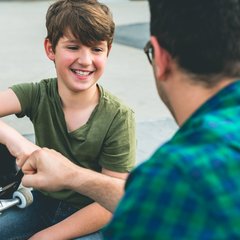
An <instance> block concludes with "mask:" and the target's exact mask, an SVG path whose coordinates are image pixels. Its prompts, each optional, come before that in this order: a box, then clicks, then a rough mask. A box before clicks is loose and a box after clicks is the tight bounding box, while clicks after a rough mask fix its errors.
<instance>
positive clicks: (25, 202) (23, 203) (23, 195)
mask: <svg viewBox="0 0 240 240" xmlns="http://www.w3.org/2000/svg"><path fill="white" fill-rule="evenodd" d="M13 198H18V199H19V204H17V207H19V208H25V207H27V206H29V205H30V204H31V203H32V202H33V195H32V193H31V191H30V190H29V189H28V188H19V189H18V190H17V191H16V192H14V193H13Z"/></svg>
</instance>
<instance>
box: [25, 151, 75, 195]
mask: <svg viewBox="0 0 240 240" xmlns="http://www.w3.org/2000/svg"><path fill="white" fill-rule="evenodd" d="M75 168H76V166H75V165H74V164H73V163H72V162H71V161H69V160H68V159H67V158H66V157H64V156H63V155H62V154H60V153H58V152H56V151H54V150H50V149H47V148H43V149H39V150H37V151H35V152H33V153H32V154H31V155H30V156H29V158H28V159H27V160H26V162H25V164H24V165H23V167H22V171H23V173H24V177H23V179H22V183H23V185H24V186H26V187H33V188H37V189H43V190H47V191H59V190H61V189H64V188H66V187H67V185H66V184H67V181H72V174H73V173H74V169H75Z"/></svg>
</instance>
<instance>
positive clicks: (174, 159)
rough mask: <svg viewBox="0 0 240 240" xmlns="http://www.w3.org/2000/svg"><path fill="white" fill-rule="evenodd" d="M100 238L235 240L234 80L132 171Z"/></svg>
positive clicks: (238, 210) (238, 171)
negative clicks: (124, 191)
mask: <svg viewBox="0 0 240 240" xmlns="http://www.w3.org/2000/svg"><path fill="white" fill-rule="evenodd" d="M193 101H194V99H193ZM159 134H161V133H159ZM103 236H104V239H111V240H117V239H124V240H131V239H144V240H153V239H158V240H161V239H162V240H173V239H174V240H176V239H177V240H178V239H183V240H190V239H191V240H192V239H194V240H196V239H200V240H205V239H211V240H213V239H214V240H223V239H224V240H234V239H240V82H239V81H237V82H235V83H233V84H231V85H229V86H227V87H226V88H225V89H223V90H221V91H220V92H219V93H218V94H216V95H215V96H214V97H212V98H211V99H209V100H208V101H207V102H206V103H205V104H204V105H203V106H201V107H200V108H199V109H198V110H197V111H196V112H195V113H194V114H193V115H192V116H191V117H190V118H189V119H188V120H187V121H186V122H185V124H184V125H183V126H182V127H181V128H180V129H179V131H178V132H177V133H176V134H175V136H174V137H173V138H172V139H171V140H170V141H169V142H167V143H166V144H165V145H163V146H162V147H160V148H159V149H158V150H157V151H156V152H155V153H154V154H153V156H152V157H151V158H150V159H149V160H148V161H146V162H144V163H143V164H142V165H140V166H139V167H137V168H136V169H135V170H134V171H133V172H132V173H131V175H130V177H129V179H128V181H127V184H126V193H125V196H124V198H123V199H122V201H121V202H120V204H119V206H118V208H117V210H116V212H115V214H114V217H113V219H112V221H111V223H110V224H109V225H108V226H107V227H106V228H105V229H104V230H103Z"/></svg>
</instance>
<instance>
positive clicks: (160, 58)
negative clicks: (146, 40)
mask: <svg viewBox="0 0 240 240" xmlns="http://www.w3.org/2000/svg"><path fill="white" fill-rule="evenodd" d="M151 43H152V45H153V49H154V50H153V51H154V57H153V65H154V71H155V76H156V78H157V79H165V78H164V75H165V74H166V73H167V72H168V70H169V64H170V58H171V57H170V55H169V53H168V52H167V51H166V50H165V49H164V48H162V47H161V46H160V45H159V43H158V40H157V38H156V37H155V36H151Z"/></svg>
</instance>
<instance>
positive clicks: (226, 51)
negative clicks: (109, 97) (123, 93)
mask: <svg viewBox="0 0 240 240" xmlns="http://www.w3.org/2000/svg"><path fill="white" fill-rule="evenodd" d="M149 3H150V11H151V24H150V28H151V35H153V36H155V37H156V38H157V41H158V43H159V45H160V46H161V47H162V48H163V49H165V50H166V52H167V53H169V55H170V57H171V58H172V59H173V60H174V61H175V62H176V64H177V65H178V67H179V68H180V69H181V70H182V71H183V72H185V73H187V74H189V75H190V76H191V79H193V80H196V81H199V82H200V83H204V85H205V86H213V85H215V84H216V83H217V82H218V81H219V80H220V79H224V78H238V77H239V76H240V30H239V29H240V1H238V0H181V1H179V0H149Z"/></svg>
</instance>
